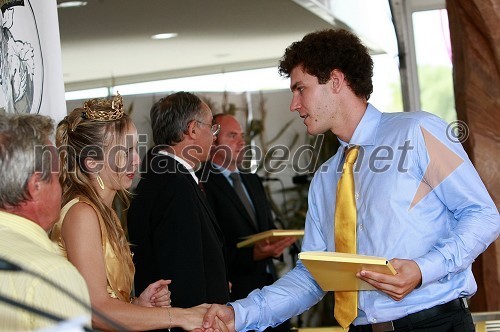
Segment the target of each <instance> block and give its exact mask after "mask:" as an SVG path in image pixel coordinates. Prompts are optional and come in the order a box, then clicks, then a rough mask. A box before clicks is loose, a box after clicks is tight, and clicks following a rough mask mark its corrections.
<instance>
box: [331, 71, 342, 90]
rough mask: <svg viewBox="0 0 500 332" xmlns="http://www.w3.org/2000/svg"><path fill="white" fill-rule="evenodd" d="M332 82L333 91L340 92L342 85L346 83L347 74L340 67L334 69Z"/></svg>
mask: <svg viewBox="0 0 500 332" xmlns="http://www.w3.org/2000/svg"><path fill="white" fill-rule="evenodd" d="M330 84H331V87H332V89H333V92H335V93H339V92H340V90H341V88H342V86H343V85H344V84H345V75H344V73H343V72H341V71H340V70H338V69H334V70H332V72H331V73H330Z"/></svg>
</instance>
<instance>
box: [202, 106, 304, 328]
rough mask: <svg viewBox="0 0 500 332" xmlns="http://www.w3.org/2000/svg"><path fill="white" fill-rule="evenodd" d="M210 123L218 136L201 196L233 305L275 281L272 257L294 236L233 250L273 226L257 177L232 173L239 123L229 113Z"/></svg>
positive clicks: (241, 142) (239, 144)
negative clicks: (224, 262) (218, 234)
mask: <svg viewBox="0 0 500 332" xmlns="http://www.w3.org/2000/svg"><path fill="white" fill-rule="evenodd" d="M213 123H214V124H215V125H218V126H220V132H219V134H218V135H217V137H216V140H215V143H214V146H213V147H212V156H211V159H210V160H211V163H209V164H207V165H205V167H204V171H203V175H200V176H201V180H202V181H205V180H206V182H203V183H204V188H205V192H206V195H207V198H208V201H209V202H210V205H211V207H212V209H213V211H214V212H215V215H216V217H217V220H218V222H219V224H220V226H221V228H222V231H223V233H224V237H225V240H226V247H227V250H228V257H229V259H228V260H229V275H230V277H229V280H230V281H231V284H232V288H231V300H232V301H235V300H238V299H241V298H244V297H246V296H247V295H248V294H249V293H250V292H251V291H253V290H254V289H256V288H262V287H264V286H267V285H270V284H272V283H273V282H274V281H275V280H276V278H277V276H276V269H275V266H274V263H273V258H278V257H280V256H281V255H282V253H283V251H284V250H285V249H286V248H287V247H289V246H290V245H291V244H292V243H294V242H295V240H296V238H295V237H286V238H283V239H282V240H280V241H278V242H274V243H269V242H266V241H261V242H257V243H256V245H255V246H252V247H245V248H240V249H238V248H237V247H236V244H237V243H238V242H240V241H241V240H242V239H243V238H244V237H246V236H249V235H253V234H256V233H260V232H263V231H267V230H270V229H274V228H276V227H275V226H274V223H273V214H272V211H271V207H270V205H269V202H268V201H267V198H266V197H267V196H266V193H265V191H264V187H263V186H262V183H261V181H260V178H259V177H258V176H257V175H256V174H252V173H248V172H243V171H240V170H239V169H238V167H239V166H240V165H241V162H242V160H243V153H244V147H245V137H244V132H243V130H242V128H241V126H240V124H239V123H238V121H237V120H236V118H235V117H233V116H232V115H229V114H217V115H215V116H214V121H213ZM289 328H290V326H289V323H288V322H285V323H283V324H282V325H280V326H278V327H276V328H275V329H277V330H282V331H285V330H286V331H288V330H289Z"/></svg>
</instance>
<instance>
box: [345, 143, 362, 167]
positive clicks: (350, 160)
mask: <svg viewBox="0 0 500 332" xmlns="http://www.w3.org/2000/svg"><path fill="white" fill-rule="evenodd" d="M358 153H359V146H357V145H355V146H353V147H350V148H349V149H348V150H347V154H346V157H345V163H346V164H349V165H352V164H354V163H355V162H356V159H358Z"/></svg>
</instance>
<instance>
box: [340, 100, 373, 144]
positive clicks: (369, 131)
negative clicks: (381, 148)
mask: <svg viewBox="0 0 500 332" xmlns="http://www.w3.org/2000/svg"><path fill="white" fill-rule="evenodd" d="M381 118H382V112H380V111H379V110H378V109H376V108H375V107H374V106H373V105H372V104H370V103H368V106H367V107H366V111H365V114H364V115H363V117H362V118H361V121H360V122H359V124H358V126H357V127H356V129H355V130H354V133H353V135H352V137H351V140H350V141H349V142H344V141H343V140H341V139H339V141H340V144H341V145H342V147H346V146H351V145H359V146H369V145H374V144H375V138H376V137H377V129H378V125H379V123H380V119H381Z"/></svg>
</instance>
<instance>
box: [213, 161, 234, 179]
mask: <svg viewBox="0 0 500 332" xmlns="http://www.w3.org/2000/svg"><path fill="white" fill-rule="evenodd" d="M212 165H213V167H214V168H215V169H216V170H217V171H218V172H220V173H221V174H222V175H224V176H225V177H226V179H228V180H230V181H231V183H232V180H231V178H230V177H229V176H230V175H231V174H232V173H239V172H240V171H239V170H238V169H237V168H236V170H234V171H230V170H228V169H227V168H224V166H221V165H219V164H216V163H214V162H212Z"/></svg>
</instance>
